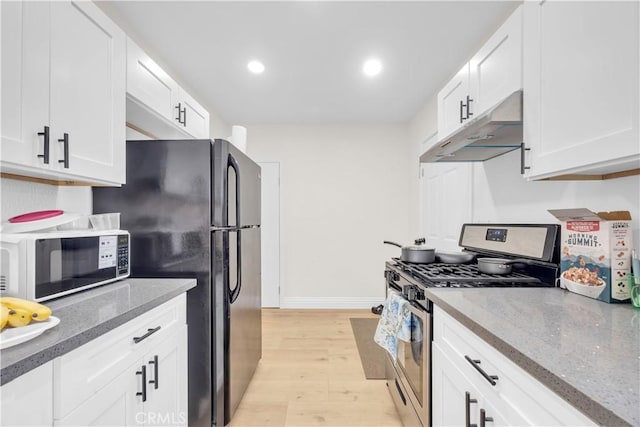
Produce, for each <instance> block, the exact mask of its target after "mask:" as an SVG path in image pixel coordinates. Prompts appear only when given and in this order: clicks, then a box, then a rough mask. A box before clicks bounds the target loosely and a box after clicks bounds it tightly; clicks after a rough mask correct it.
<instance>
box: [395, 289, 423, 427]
mask: <svg viewBox="0 0 640 427" xmlns="http://www.w3.org/2000/svg"><path fill="white" fill-rule="evenodd" d="M410 310H411V339H410V341H409V342H405V341H402V340H398V361H397V366H398V374H399V376H400V380H401V381H402V383H403V385H404V388H405V389H406V391H407V394H408V395H409V400H410V401H411V403H412V404H413V407H414V408H415V411H416V412H417V413H418V416H419V417H420V421H421V422H422V425H424V426H428V425H429V424H430V414H429V412H430V410H429V409H430V401H431V397H430V387H431V386H430V384H431V381H430V376H431V355H430V351H431V314H430V313H429V312H428V311H427V310H425V309H424V308H423V307H421V306H420V305H419V304H418V303H416V302H412V303H411V306H410Z"/></svg>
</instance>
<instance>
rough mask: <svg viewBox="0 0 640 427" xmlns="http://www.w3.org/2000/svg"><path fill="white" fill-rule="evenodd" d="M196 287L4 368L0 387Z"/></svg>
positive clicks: (182, 289)
mask: <svg viewBox="0 0 640 427" xmlns="http://www.w3.org/2000/svg"><path fill="white" fill-rule="evenodd" d="M195 286H196V281H195V279H193V280H189V281H187V282H185V284H184V285H181V286H178V287H176V288H174V289H172V290H171V291H169V292H167V293H165V294H163V295H161V296H159V297H156V298H154V299H151V300H149V301H147V302H146V303H144V304H142V305H140V306H138V307H136V308H134V309H132V310H130V311H127V312H126V313H123V314H121V315H119V316H117V317H114V318H112V319H109V320H107V321H105V322H103V323H100V324H99V325H96V326H94V327H93V328H90V329H88V330H86V331H83V332H82V333H80V334H77V335H74V336H71V337H69V338H67V339H65V340H63V341H60V342H57V343H56V344H54V345H52V346H49V347H47V348H44V349H42V350H41V351H39V352H37V353H34V354H32V355H29V356H27V357H25V358H23V359H20V360H19V361H16V362H15V363H12V364H11V365H7V366H4V367H3V368H2V370H1V371H0V386H3V385H5V384H8V383H10V382H11V381H13V380H14V379H16V378H18V377H20V376H21V375H24V374H26V373H27V372H29V371H31V370H33V369H35V368H37V367H39V366H41V365H44V364H45V363H47V362H49V361H51V360H53V359H55V358H56V357H60V356H62V355H64V354H67V353H69V352H71V351H73V350H75V349H76V348H78V347H80V346H82V345H84V344H86V343H88V342H89V341H91V340H93V339H95V338H98V337H99V336H101V335H104V334H105V333H107V332H109V331H111V330H113V329H115V328H117V327H118V326H121V325H123V324H125V323H127V322H128V321H130V320H132V319H134V318H136V317H138V316H140V315H141V314H144V313H145V312H147V311H149V310H151V309H152V308H155V307H157V306H159V305H161V304H163V303H165V302H167V301H169V300H171V299H173V298H175V297H177V296H178V295H180V294H182V293H184V292H187V291H188V290H189V289H192V288H194V287H195Z"/></svg>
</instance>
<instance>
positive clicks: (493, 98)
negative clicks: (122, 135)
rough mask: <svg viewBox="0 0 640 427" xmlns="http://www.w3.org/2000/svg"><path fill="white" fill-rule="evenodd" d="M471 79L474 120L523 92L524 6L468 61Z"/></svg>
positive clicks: (470, 89) (471, 111) (471, 109)
mask: <svg viewBox="0 0 640 427" xmlns="http://www.w3.org/2000/svg"><path fill="white" fill-rule="evenodd" d="M469 76H470V77H469V86H470V87H469V91H470V93H471V99H472V100H473V101H471V103H470V106H469V111H470V114H471V115H472V116H471V117H472V118H473V117H475V116H478V115H480V114H482V113H483V112H484V111H487V110H488V109H489V108H491V107H493V106H494V105H496V104H497V103H498V102H500V101H501V100H503V99H504V98H506V97H507V96H509V95H511V94H512V93H513V92H515V91H517V90H519V89H522V6H520V7H519V8H518V9H516V10H515V12H514V13H513V14H511V16H510V17H509V18H508V19H507V20H506V21H505V23H504V24H502V26H501V27H500V28H499V29H498V30H497V31H496V32H495V33H494V34H493V35H492V36H491V38H490V39H489V40H488V41H487V42H486V43H485V44H484V46H482V48H481V49H480V50H479V51H478V53H476V54H475V55H474V57H473V58H472V59H471V61H469Z"/></svg>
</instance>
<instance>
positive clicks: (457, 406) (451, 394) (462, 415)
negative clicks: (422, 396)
mask: <svg viewBox="0 0 640 427" xmlns="http://www.w3.org/2000/svg"><path fill="white" fill-rule="evenodd" d="M431 360H432V363H433V365H432V387H433V401H432V417H433V425H434V426H470V425H472V424H475V425H476V426H477V425H486V424H487V423H491V424H490V425H492V426H508V425H511V424H513V423H511V424H510V423H509V421H507V419H506V418H505V417H504V416H503V415H502V414H501V413H500V412H499V411H498V409H497V408H496V407H495V405H493V404H492V403H491V401H490V400H489V399H487V398H486V397H484V396H483V395H482V394H480V392H479V391H478V390H477V389H476V388H475V387H474V386H473V383H472V382H471V380H469V379H467V377H465V376H464V374H463V373H462V372H461V370H460V369H459V368H458V367H457V366H456V364H455V363H454V362H453V361H452V360H451V359H450V358H449V357H447V354H446V353H445V352H444V350H442V349H441V348H440V346H438V345H437V344H435V343H434V345H433V347H432V359H431Z"/></svg>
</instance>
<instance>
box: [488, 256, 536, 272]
mask: <svg viewBox="0 0 640 427" xmlns="http://www.w3.org/2000/svg"><path fill="white" fill-rule="evenodd" d="M477 261H478V270H480V272H482V273H486V274H509V273H511V266H512V265H513V264H528V265H530V264H531V261H530V260H528V259H505V258H478V260H477Z"/></svg>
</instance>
